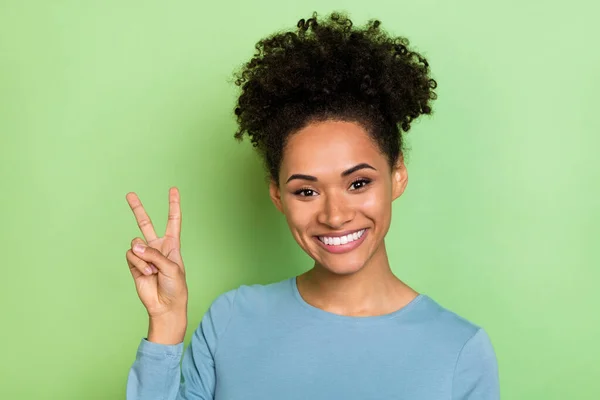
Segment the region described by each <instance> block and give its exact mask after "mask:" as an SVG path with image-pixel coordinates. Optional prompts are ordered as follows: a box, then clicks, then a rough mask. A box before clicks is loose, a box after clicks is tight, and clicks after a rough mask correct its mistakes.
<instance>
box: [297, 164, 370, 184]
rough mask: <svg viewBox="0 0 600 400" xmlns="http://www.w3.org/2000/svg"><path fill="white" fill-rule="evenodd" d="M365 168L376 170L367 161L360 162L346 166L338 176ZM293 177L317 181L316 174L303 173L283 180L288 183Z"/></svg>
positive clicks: (344, 175)
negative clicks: (352, 165)
mask: <svg viewBox="0 0 600 400" xmlns="http://www.w3.org/2000/svg"><path fill="white" fill-rule="evenodd" d="M365 168H369V169H372V170H374V171H377V170H376V169H375V168H373V167H372V166H370V165H369V164H367V163H360V164H357V165H355V166H354V167H352V168H348V169H347V170H345V171H344V172H342V173H341V174H340V176H341V177H342V178H343V177H346V176H348V175H350V174H352V173H354V172H356V171H359V170H361V169H365ZM294 179H302V180H305V181H311V182H318V179H317V177H316V176H312V175H305V174H293V175H292V176H290V177H289V178H288V180H287V181H285V183H289V182H290V181H291V180H294Z"/></svg>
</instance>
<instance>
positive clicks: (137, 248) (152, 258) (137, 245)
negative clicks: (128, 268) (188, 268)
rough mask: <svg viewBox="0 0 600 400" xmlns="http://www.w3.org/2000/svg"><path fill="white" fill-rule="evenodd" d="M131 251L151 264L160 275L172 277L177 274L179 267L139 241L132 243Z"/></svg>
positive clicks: (156, 250)
mask: <svg viewBox="0 0 600 400" xmlns="http://www.w3.org/2000/svg"><path fill="white" fill-rule="evenodd" d="M132 244H133V246H132V248H131V249H132V250H133V252H134V254H135V255H136V256H138V257H139V258H141V259H142V260H144V261H146V262H149V263H152V264H153V265H154V266H155V267H156V268H157V269H158V270H159V271H160V272H161V273H162V274H164V275H166V276H173V275H175V274H176V273H177V270H178V269H179V266H178V265H177V264H175V263H174V262H172V261H171V260H169V259H168V258H167V257H165V256H164V255H163V254H162V253H161V252H160V251H159V250H158V249H155V248H153V247H150V246H147V245H146V244H145V243H143V242H141V241H134V243H132Z"/></svg>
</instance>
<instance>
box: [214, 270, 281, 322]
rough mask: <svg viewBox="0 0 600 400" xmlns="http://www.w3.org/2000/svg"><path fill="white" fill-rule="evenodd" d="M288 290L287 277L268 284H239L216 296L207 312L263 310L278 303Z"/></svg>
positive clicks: (253, 311)
mask: <svg viewBox="0 0 600 400" xmlns="http://www.w3.org/2000/svg"><path fill="white" fill-rule="evenodd" d="M289 290H290V279H289V278H288V279H285V280H282V281H279V282H274V283H269V284H253V285H240V286H238V287H237V288H235V289H231V290H228V291H226V292H224V293H222V294H220V295H219V296H217V298H216V299H215V300H214V301H213V302H212V304H211V305H210V308H209V310H208V312H209V313H211V314H228V315H231V314H233V313H236V314H238V313H242V314H247V313H249V312H250V313H258V312H264V311H266V310H268V309H270V308H272V307H274V306H276V305H277V304H280V303H281V300H282V299H283V298H284V297H286V295H287V294H289Z"/></svg>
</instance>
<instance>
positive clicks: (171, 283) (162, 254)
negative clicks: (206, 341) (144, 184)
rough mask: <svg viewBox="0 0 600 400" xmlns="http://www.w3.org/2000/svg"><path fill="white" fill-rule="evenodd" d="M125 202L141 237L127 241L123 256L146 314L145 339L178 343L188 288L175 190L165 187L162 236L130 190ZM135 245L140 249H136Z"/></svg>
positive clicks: (182, 333) (179, 213) (185, 321)
mask: <svg viewBox="0 0 600 400" xmlns="http://www.w3.org/2000/svg"><path fill="white" fill-rule="evenodd" d="M126 199H127V202H128V203H129V206H130V207H131V210H132V211H133V214H134V215H135V219H136V221H137V224H138V226H139V228H140V230H141V231H142V234H143V236H144V238H145V241H144V240H142V239H141V238H139V237H137V238H135V239H133V240H132V241H131V248H130V249H128V250H127V253H126V259H127V264H128V265H129V270H130V271H131V275H132V276H133V280H134V282H135V287H136V290H137V293H138V296H139V298H140V300H141V301H142V304H144V307H146V310H147V311H148V316H149V317H150V330H149V334H148V340H150V341H153V340H152V336H154V337H156V339H157V340H156V341H158V342H174V343H178V342H179V341H181V340H183V336H184V335H185V328H186V324H187V301H188V291H187V284H186V281H185V267H184V265H183V259H182V257H181V247H180V236H181V206H180V198H179V191H178V190H177V188H175V187H173V188H171V189H170V190H169V219H168V221H167V228H166V231H165V234H164V236H163V237H158V236H157V235H156V232H155V231H154V226H153V225H152V221H151V220H150V217H149V216H148V214H147V213H146V210H144V207H143V205H142V202H141V201H140V199H139V198H138V196H137V195H136V194H135V193H134V192H130V193H127V196H126ZM138 246H140V249H139V250H138Z"/></svg>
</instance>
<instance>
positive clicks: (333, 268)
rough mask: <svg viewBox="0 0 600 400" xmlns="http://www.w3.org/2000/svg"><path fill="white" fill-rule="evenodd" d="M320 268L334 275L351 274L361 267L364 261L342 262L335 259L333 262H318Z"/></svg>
mask: <svg viewBox="0 0 600 400" xmlns="http://www.w3.org/2000/svg"><path fill="white" fill-rule="evenodd" d="M318 265H319V266H320V268H322V269H325V270H327V271H328V272H330V273H332V274H335V275H352V274H355V273H357V272H359V271H360V270H361V269H363V267H364V265H365V263H364V261H361V260H355V261H349V262H344V261H342V260H336V261H334V262H318Z"/></svg>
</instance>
